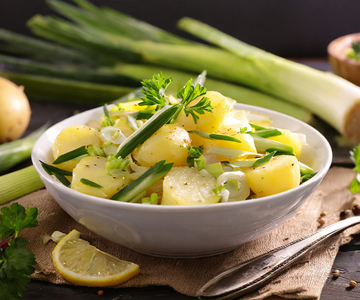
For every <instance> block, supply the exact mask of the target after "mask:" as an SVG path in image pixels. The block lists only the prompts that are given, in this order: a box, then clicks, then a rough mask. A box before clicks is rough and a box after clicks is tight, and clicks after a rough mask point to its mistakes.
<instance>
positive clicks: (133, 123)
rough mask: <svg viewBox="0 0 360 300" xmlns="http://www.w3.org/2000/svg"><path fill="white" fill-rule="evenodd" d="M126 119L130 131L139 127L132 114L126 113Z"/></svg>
mask: <svg viewBox="0 0 360 300" xmlns="http://www.w3.org/2000/svg"><path fill="white" fill-rule="evenodd" d="M126 117H127V120H128V123H129V126H130V129H131V130H132V131H136V130H138V129H139V126H138V124H137V123H136V119H135V118H134V117H133V116H132V115H127V116H126Z"/></svg>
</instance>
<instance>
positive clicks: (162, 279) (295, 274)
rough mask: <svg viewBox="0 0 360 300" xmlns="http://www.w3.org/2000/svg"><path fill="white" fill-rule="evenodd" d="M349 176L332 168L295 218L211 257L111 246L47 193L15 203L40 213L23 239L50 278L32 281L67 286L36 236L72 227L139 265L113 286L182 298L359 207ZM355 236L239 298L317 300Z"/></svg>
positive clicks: (345, 237) (320, 249)
mask: <svg viewBox="0 0 360 300" xmlns="http://www.w3.org/2000/svg"><path fill="white" fill-rule="evenodd" d="M353 177H354V172H353V171H352V170H350V169H345V168H332V169H331V170H330V171H329V173H328V174H327V176H326V177H325V179H324V180H323V182H322V183H321V185H320V187H319V188H318V189H317V190H316V192H315V193H314V194H313V195H312V196H311V197H310V198H309V199H308V200H307V201H306V203H305V204H304V205H303V206H302V208H301V209H300V210H299V211H298V213H297V214H296V215H295V216H294V217H293V218H291V219H290V220H288V221H287V222H285V223H284V224H283V225H282V226H280V227H278V228H277V229H275V230H273V231H272V232H270V233H269V234H266V235H265V236H263V237H261V238H259V239H257V240H255V241H252V242H249V243H247V244H245V245H243V246H241V247H240V248H238V249H237V250H234V251H231V252H229V253H225V254H222V255H217V256H214V257H209V258H200V259H165V258H156V257H151V256H147V255H143V254H139V253H136V252H134V251H132V250H129V249H127V248H125V247H122V246H120V245H117V244H114V243H112V242H109V241H107V240H105V239H103V238H101V237H99V236H98V235H96V234H94V233H92V232H90V231H89V230H87V229H86V228H85V227H83V226H82V225H80V224H78V223H76V222H75V221H74V220H73V219H72V218H71V217H69V216H68V215H67V214H66V213H65V212H64V211H63V210H62V209H61V208H60V207H59V206H58V205H57V203H56V202H55V200H54V199H53V198H52V197H51V196H50V195H49V193H48V192H47V191H46V190H41V191H38V192H35V193H33V194H31V195H28V196H25V197H23V198H20V199H18V200H17V202H19V203H20V204H22V205H23V206H25V207H27V206H36V207H38V209H39V216H38V221H39V226H38V227H36V228H30V229H25V230H24V231H23V232H22V234H21V235H22V236H23V237H24V238H26V239H27V240H29V241H30V243H29V246H28V250H29V251H32V252H33V253H34V254H35V256H36V261H37V265H36V269H37V270H45V271H47V272H50V274H49V275H44V274H43V273H34V274H33V275H32V278H33V279H37V280H44V281H49V282H52V283H55V284H70V283H68V282H67V281H65V280H64V279H63V278H61V277H60V275H59V274H57V273H56V271H55V268H54V266H53V263H52V260H51V252H52V250H53V248H54V246H55V243H54V242H49V243H48V244H46V245H43V244H42V242H41V241H40V236H41V235H45V234H48V235H50V234H51V233H52V232H53V231H55V230H59V231H62V232H65V233H68V232H70V231H71V230H72V229H77V230H79V231H80V232H81V234H82V237H83V239H85V240H87V241H89V242H90V243H91V244H93V245H94V246H96V247H97V248H99V249H101V250H103V251H106V252H108V253H110V254H112V255H114V256H116V257H118V258H120V259H124V260H128V261H132V262H135V263H137V264H138V265H140V274H139V275H138V276H136V277H134V278H133V279H131V280H129V281H128V282H126V283H124V284H122V285H120V286H117V287H144V286H148V285H167V286H171V287H172V288H174V289H175V290H176V291H178V292H180V293H182V294H185V295H189V296H195V294H196V291H197V289H198V288H199V287H200V286H202V285H203V284H204V283H205V282H206V281H207V280H208V279H210V278H212V277H213V276H214V275H215V274H217V273H219V272H220V271H222V270H224V269H227V268H229V267H231V266H233V265H235V264H237V263H239V262H241V261H244V260H248V259H250V258H252V257H254V256H257V255H259V254H262V253H264V252H267V251H269V250H271V249H273V248H275V247H278V246H281V245H283V244H286V243H288V242H290V241H292V240H294V239H297V238H299V237H301V236H304V235H306V234H309V233H311V232H313V231H315V230H317V229H318V227H319V218H320V214H321V213H322V212H327V215H326V216H325V217H324V219H325V225H324V226H326V225H329V224H330V223H334V222H336V221H337V220H338V219H339V215H340V212H341V211H343V210H346V209H351V208H352V207H353V205H354V204H355V203H357V202H359V203H360V195H353V194H351V193H350V192H349V191H348V190H347V187H348V185H349V183H350V182H351V180H352V179H353ZM10 204H11V203H10ZM10 204H8V205H10ZM358 232H360V226H355V227H352V228H350V229H348V230H347V231H345V232H344V233H343V234H340V235H338V236H336V237H333V238H331V239H330V240H329V241H327V242H325V243H324V244H323V245H321V246H319V247H318V248H317V249H315V250H313V252H312V253H310V254H308V255H307V256H306V257H305V258H303V259H302V260H301V261H299V262H298V263H297V264H296V265H294V266H293V267H291V268H290V269H289V270H288V271H286V272H285V273H283V274H282V275H280V276H278V277H277V278H275V279H274V280H273V281H271V282H270V283H269V284H267V285H265V286H263V287H262V288H261V289H259V290H257V291H255V292H252V293H250V294H248V295H246V296H244V297H242V298H241V299H265V298H268V297H270V296H277V297H276V298H278V297H281V298H285V299H318V298H319V297H320V294H321V290H322V288H323V286H324V284H325V281H326V279H327V277H328V276H329V273H330V272H331V267H332V265H333V261H334V259H335V256H336V254H337V252H338V249H339V246H340V245H341V244H344V243H347V242H349V241H350V239H351V234H354V233H358Z"/></svg>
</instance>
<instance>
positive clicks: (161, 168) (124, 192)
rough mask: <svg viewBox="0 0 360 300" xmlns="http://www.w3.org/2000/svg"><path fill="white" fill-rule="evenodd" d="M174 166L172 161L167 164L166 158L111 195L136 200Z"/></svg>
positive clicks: (127, 200)
mask: <svg viewBox="0 0 360 300" xmlns="http://www.w3.org/2000/svg"><path fill="white" fill-rule="evenodd" d="M172 166H173V164H172V163H169V164H165V160H162V161H159V162H158V163H156V164H155V165H153V166H152V167H151V168H150V169H149V170H147V171H146V172H145V173H144V174H142V175H141V176H140V177H139V178H138V179H136V180H135V181H133V182H132V183H130V184H129V185H128V186H126V187H124V188H123V189H121V190H120V191H119V192H117V193H116V194H115V195H114V196H112V197H111V199H112V200H119V201H123V202H134V201H136V200H137V197H138V196H139V195H140V194H141V193H143V192H144V191H145V190H146V189H147V188H148V187H150V186H151V185H153V184H154V183H155V182H156V181H157V180H159V179H160V178H161V177H163V176H164V175H165V174H166V173H167V172H169V171H170V169H171V168H172Z"/></svg>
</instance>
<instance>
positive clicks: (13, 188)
mask: <svg viewBox="0 0 360 300" xmlns="http://www.w3.org/2000/svg"><path fill="white" fill-rule="evenodd" d="M15 183H16V184H15ZM43 187H44V184H43V183H42V181H41V179H40V177H39V175H38V174H37V172H36V170H35V168H34V166H30V167H27V168H24V169H21V170H18V171H15V172H11V173H8V174H6V175H2V176H0V205H2V204H5V203H7V202H10V201H12V200H16V199H18V198H20V197H22V196H25V195H27V194H30V193H32V192H35V191H37V190H40V189H42V188H43Z"/></svg>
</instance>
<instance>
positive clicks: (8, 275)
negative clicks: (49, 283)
mask: <svg viewBox="0 0 360 300" xmlns="http://www.w3.org/2000/svg"><path fill="white" fill-rule="evenodd" d="M27 244H28V241H26V240H25V239H23V238H21V237H18V238H15V239H12V240H11V241H10V242H9V247H7V248H5V249H4V250H3V251H0V278H1V280H0V299H9V300H10V299H20V298H21V296H22V293H23V292H24V291H25V290H26V288H27V284H28V283H29V282H30V277H29V276H30V275H31V274H32V273H33V272H34V270H35V269H34V267H32V265H34V264H35V263H36V261H35V256H34V254H33V253H31V252H29V251H27V250H25V249H23V248H24V247H25V246H27Z"/></svg>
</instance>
